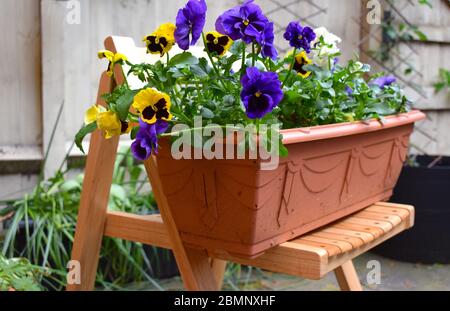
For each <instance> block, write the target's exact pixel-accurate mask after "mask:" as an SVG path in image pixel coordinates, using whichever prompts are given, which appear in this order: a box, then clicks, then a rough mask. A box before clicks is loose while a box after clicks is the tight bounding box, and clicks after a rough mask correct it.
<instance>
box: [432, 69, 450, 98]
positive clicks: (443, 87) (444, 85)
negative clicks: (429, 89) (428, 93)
mask: <svg viewBox="0 0 450 311" xmlns="http://www.w3.org/2000/svg"><path fill="white" fill-rule="evenodd" d="M434 91H435V93H436V94H437V93H439V92H442V91H447V92H450V70H448V69H444V68H441V69H439V79H438V82H436V83H435V84H434Z"/></svg>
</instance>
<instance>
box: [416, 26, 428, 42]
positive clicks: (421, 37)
mask: <svg viewBox="0 0 450 311" xmlns="http://www.w3.org/2000/svg"><path fill="white" fill-rule="evenodd" d="M414 33H415V34H416V35H417V37H418V38H419V40H420V41H427V40H428V37H427V35H426V34H424V33H423V32H422V31H420V30H419V29H416V30H414Z"/></svg>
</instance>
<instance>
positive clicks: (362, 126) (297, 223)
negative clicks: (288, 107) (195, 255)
mask: <svg viewBox="0 0 450 311" xmlns="http://www.w3.org/2000/svg"><path fill="white" fill-rule="evenodd" d="M424 117H425V115H424V114H423V113H421V112H419V111H411V112H408V113H405V114H401V115H397V116H390V117H387V118H386V119H385V120H384V122H383V124H381V123H380V122H378V121H376V120H372V121H370V122H352V123H343V124H333V125H325V126H316V127H311V128H299V129H290V130H284V131H283V132H282V133H283V142H284V143H285V145H286V146H287V148H288V150H289V155H288V157H286V158H281V159H280V165H279V166H278V168H277V169H275V170H270V171H264V170H261V169H260V165H261V161H260V160H206V159H202V160H185V159H183V160H174V159H173V158H172V156H171V154H170V146H169V145H168V143H167V142H163V143H162V147H161V150H160V152H159V154H158V156H157V163H158V169H159V173H160V177H161V181H162V185H163V190H164V193H165V194H166V196H167V199H168V203H169V205H170V208H171V211H172V214H173V216H174V218H175V222H176V224H177V227H178V229H179V230H180V233H181V238H182V240H183V241H184V242H185V243H187V244H189V245H192V246H195V247H201V248H206V249H221V250H225V251H228V252H230V253H232V254H234V255H238V256H243V257H254V256H257V255H259V254H261V253H262V252H264V251H265V250H267V249H269V248H271V247H273V246H275V245H278V244H280V243H283V242H285V241H288V240H290V239H292V238H294V237H296V236H299V235H301V234H304V233H306V232H308V231H311V230H314V229H317V228H319V227H321V226H323V225H325V224H328V223H330V222H333V221H335V220H337V219H339V218H341V217H344V216H346V215H349V214H351V213H353V212H356V211H358V210H360V209H362V208H364V207H366V206H368V205H370V204H372V203H375V202H378V201H382V200H387V199H388V198H389V197H390V196H391V195H392V189H393V187H394V186H395V183H396V182H397V179H398V177H399V175H400V171H401V169H402V165H403V162H404V160H405V158H406V154H407V149H408V144H409V136H410V134H411V133H412V131H413V127H414V122H415V121H418V120H420V119H423V118H424Z"/></svg>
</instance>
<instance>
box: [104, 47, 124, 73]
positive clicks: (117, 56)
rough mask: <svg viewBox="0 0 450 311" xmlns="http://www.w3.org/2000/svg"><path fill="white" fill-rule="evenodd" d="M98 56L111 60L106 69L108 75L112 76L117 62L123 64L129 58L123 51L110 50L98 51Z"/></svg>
mask: <svg viewBox="0 0 450 311" xmlns="http://www.w3.org/2000/svg"><path fill="white" fill-rule="evenodd" d="M97 55H98V58H100V59H102V58H106V59H107V60H109V64H108V70H107V71H106V74H107V75H108V76H110V77H111V76H112V75H113V74H114V66H115V65H116V64H120V65H123V62H124V61H126V60H127V57H126V56H125V55H123V54H121V53H113V52H111V51H108V50H102V51H99V52H98V54H97Z"/></svg>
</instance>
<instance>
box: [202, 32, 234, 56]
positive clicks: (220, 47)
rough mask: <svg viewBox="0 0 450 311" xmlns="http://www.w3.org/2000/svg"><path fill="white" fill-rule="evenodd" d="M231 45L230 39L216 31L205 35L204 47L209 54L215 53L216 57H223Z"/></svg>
mask: <svg viewBox="0 0 450 311" xmlns="http://www.w3.org/2000/svg"><path fill="white" fill-rule="evenodd" d="M232 44H233V40H231V38H230V37H228V36H226V35H223V34H221V33H219V32H217V31H210V32H208V33H206V47H207V48H208V50H209V51H210V52H216V53H217V55H218V56H223V55H224V54H225V53H226V52H227V51H228V49H229V48H230V47H231V45H232Z"/></svg>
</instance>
